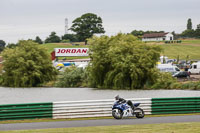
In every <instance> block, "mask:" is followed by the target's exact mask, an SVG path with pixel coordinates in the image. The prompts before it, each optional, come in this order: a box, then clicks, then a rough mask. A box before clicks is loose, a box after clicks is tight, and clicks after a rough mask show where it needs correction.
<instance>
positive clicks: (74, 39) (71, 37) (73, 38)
mask: <svg viewBox="0 0 200 133" xmlns="http://www.w3.org/2000/svg"><path fill="white" fill-rule="evenodd" d="M62 40H70V41H71V42H79V40H78V38H77V36H76V35H75V34H65V35H64V36H62Z"/></svg>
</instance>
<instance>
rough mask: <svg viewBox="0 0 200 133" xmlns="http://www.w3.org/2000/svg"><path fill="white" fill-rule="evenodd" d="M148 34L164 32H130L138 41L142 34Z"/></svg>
mask: <svg viewBox="0 0 200 133" xmlns="http://www.w3.org/2000/svg"><path fill="white" fill-rule="evenodd" d="M149 33H164V31H149V30H148V31H142V30H133V31H132V32H131V34H132V35H134V36H136V37H138V38H139V39H141V38H142V36H143V35H144V34H149Z"/></svg>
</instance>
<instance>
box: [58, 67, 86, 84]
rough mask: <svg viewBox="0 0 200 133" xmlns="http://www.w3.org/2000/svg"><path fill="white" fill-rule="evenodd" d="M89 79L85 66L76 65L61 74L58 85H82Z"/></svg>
mask: <svg viewBox="0 0 200 133" xmlns="http://www.w3.org/2000/svg"><path fill="white" fill-rule="evenodd" d="M86 80H87V74H86V70H84V69H83V68H77V67H75V66H72V67H68V68H66V69H65V71H64V72H63V73H62V74H61V76H60V78H59V79H58V82H57V83H56V86H57V87H80V86H82V85H83V84H84V83H85V82H86Z"/></svg>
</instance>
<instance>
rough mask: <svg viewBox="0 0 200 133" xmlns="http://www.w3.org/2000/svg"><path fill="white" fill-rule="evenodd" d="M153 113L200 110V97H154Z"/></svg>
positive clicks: (194, 111) (195, 111) (178, 112)
mask: <svg viewBox="0 0 200 133" xmlns="http://www.w3.org/2000/svg"><path fill="white" fill-rule="evenodd" d="M151 108H152V112H151V113H152V114H184V113H198V112H200V97H180V98H152V106H151Z"/></svg>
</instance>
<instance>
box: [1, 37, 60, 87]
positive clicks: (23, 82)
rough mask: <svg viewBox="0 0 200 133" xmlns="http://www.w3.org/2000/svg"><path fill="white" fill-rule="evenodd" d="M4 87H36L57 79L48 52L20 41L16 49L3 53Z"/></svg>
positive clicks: (30, 43)
mask: <svg viewBox="0 0 200 133" xmlns="http://www.w3.org/2000/svg"><path fill="white" fill-rule="evenodd" d="M2 56H3V59H4V62H3V71H4V72H3V74H2V76H3V85H4V86H9V87H35V86H39V85H41V84H42V83H44V82H48V81H50V80H52V79H54V78H55V76H56V73H57V71H56V69H55V68H54V67H53V66H52V63H51V60H50V55H49V54H48V53H47V50H46V49H44V48H41V47H39V44H37V43H35V42H32V41H20V42H19V46H17V47H15V48H12V49H11V48H6V49H5V50H4V51H3V53H2Z"/></svg>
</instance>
